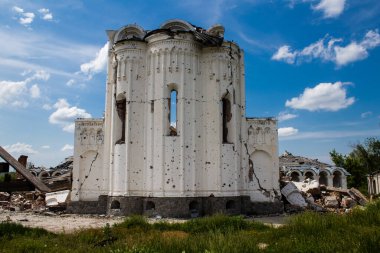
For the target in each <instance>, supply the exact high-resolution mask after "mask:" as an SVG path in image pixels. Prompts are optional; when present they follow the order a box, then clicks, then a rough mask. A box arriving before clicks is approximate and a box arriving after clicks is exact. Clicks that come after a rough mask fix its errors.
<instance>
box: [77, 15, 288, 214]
mask: <svg viewBox="0 0 380 253" xmlns="http://www.w3.org/2000/svg"><path fill="white" fill-rule="evenodd" d="M107 33H108V38H109V50H108V76H107V85H106V106H105V118H104V119H80V120H77V121H76V126H75V147H74V169H73V187H72V193H71V210H73V211H74V212H82V213H108V214H115V215H129V214H134V213H137V214H150V213H157V214H160V215H163V216H177V217H186V216H187V217H189V216H191V215H192V213H198V214H199V215H205V214H212V213H218V212H225V213H274V212H281V210H282V203H281V201H280V199H281V194H280V191H279V171H278V168H279V167H278V137H277V121H276V119H273V118H246V116H245V108H246V107H245V67H244V53H243V50H242V49H240V48H239V46H238V45H237V44H236V43H234V42H231V41H226V40H224V27H223V26H221V25H214V26H212V27H210V28H209V29H207V30H205V29H203V28H200V27H197V26H194V25H192V24H189V23H188V22H186V21H183V20H169V21H167V22H165V23H163V24H162V25H161V26H160V27H159V28H158V29H155V30H151V31H146V30H144V29H143V28H141V27H140V26H138V25H135V24H133V25H127V26H125V27H122V28H121V29H119V30H112V31H107Z"/></svg>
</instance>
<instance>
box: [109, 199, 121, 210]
mask: <svg viewBox="0 0 380 253" xmlns="http://www.w3.org/2000/svg"><path fill="white" fill-rule="evenodd" d="M111 209H120V202H119V201H117V200H114V201H112V203H111Z"/></svg>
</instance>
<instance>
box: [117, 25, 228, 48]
mask: <svg viewBox="0 0 380 253" xmlns="http://www.w3.org/2000/svg"><path fill="white" fill-rule="evenodd" d="M113 33H114V36H113V43H114V44H117V43H119V42H122V41H125V40H136V41H145V39H146V38H148V37H149V36H151V35H153V34H157V33H166V34H168V35H171V36H173V35H174V34H175V33H191V34H193V35H194V37H195V39H196V40H197V41H198V42H200V43H202V44H204V45H207V46H220V45H221V44H222V43H223V40H224V27H223V26H222V25H220V24H215V25H213V26H211V27H210V28H209V29H208V30H206V29H203V28H201V27H198V26H194V25H192V24H190V23H189V22H186V21H184V20H181V19H170V20H167V21H165V22H164V23H162V24H161V25H160V28H158V29H154V30H151V31H149V30H148V31H145V30H144V29H143V28H142V27H140V26H138V25H136V24H130V25H126V26H123V27H122V28H120V29H119V30H117V31H113Z"/></svg>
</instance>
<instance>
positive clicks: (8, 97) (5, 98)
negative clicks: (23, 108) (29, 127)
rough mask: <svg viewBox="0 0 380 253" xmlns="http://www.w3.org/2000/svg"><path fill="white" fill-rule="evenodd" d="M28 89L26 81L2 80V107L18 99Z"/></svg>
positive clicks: (0, 86)
mask: <svg viewBox="0 0 380 253" xmlns="http://www.w3.org/2000/svg"><path fill="white" fill-rule="evenodd" d="M26 91H27V88H26V82H25V81H20V82H12V81H0V107H1V106H4V105H8V104H10V103H12V102H16V101H18V100H17V99H18V98H19V97H21V95H22V94H24V93H26ZM15 105H16V106H17V104H15Z"/></svg>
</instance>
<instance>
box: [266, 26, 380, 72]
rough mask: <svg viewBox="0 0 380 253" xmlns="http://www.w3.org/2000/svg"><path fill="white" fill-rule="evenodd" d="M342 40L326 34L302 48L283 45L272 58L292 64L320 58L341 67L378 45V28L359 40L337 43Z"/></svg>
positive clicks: (360, 57)
mask: <svg viewBox="0 0 380 253" xmlns="http://www.w3.org/2000/svg"><path fill="white" fill-rule="evenodd" d="M342 41H343V40H342V39H335V38H331V37H328V36H326V37H325V38H323V39H320V40H318V41H317V42H314V43H312V44H310V45H309V46H307V47H305V48H303V49H302V50H291V47H290V46H288V45H283V46H281V47H280V48H279V49H278V50H277V52H275V53H274V54H273V56H272V60H276V61H283V62H286V63H288V64H294V63H302V62H309V61H311V60H313V59H321V60H322V61H325V62H329V61H330V62H334V63H335V64H336V65H337V66H339V67H341V66H344V65H347V64H349V63H352V62H355V61H359V60H363V59H365V58H367V57H368V55H369V53H368V50H370V49H373V48H375V47H378V46H379V45H380V34H379V32H378V30H370V31H368V32H367V33H366V35H365V36H364V38H363V39H362V40H361V41H360V42H356V41H352V42H350V43H349V44H347V45H345V46H343V45H338V44H339V43H342Z"/></svg>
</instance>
